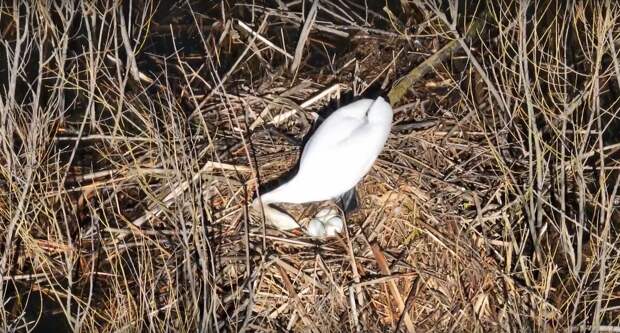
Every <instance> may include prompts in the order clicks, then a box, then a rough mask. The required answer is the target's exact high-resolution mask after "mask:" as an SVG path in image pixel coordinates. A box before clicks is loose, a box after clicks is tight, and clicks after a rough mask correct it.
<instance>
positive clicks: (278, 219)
mask: <svg viewBox="0 0 620 333" xmlns="http://www.w3.org/2000/svg"><path fill="white" fill-rule="evenodd" d="M252 208H254V209H255V210H256V211H259V212H260V211H261V209H262V211H263V212H264V213H265V220H266V221H268V222H269V223H271V224H273V225H274V226H275V227H276V228H278V229H280V230H291V229H297V228H300V226H299V224H298V223H297V221H295V219H294V218H293V217H291V216H290V215H288V214H287V213H285V212H283V211H281V210H279V209H277V208H275V207H271V206H270V205H269V204H268V203H266V202H261V200H259V198H256V199H254V201H253V202H252Z"/></svg>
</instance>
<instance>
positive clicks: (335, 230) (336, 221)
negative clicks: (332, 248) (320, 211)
mask: <svg viewBox="0 0 620 333" xmlns="http://www.w3.org/2000/svg"><path fill="white" fill-rule="evenodd" d="M323 225H324V226H325V234H326V235H327V237H333V236H336V235H337V234H339V233H341V232H342V229H343V227H344V223H343V222H342V219H341V218H340V216H332V217H331V218H330V219H329V220H327V222H325V223H324V224H323Z"/></svg>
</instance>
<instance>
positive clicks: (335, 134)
mask: <svg viewBox="0 0 620 333" xmlns="http://www.w3.org/2000/svg"><path fill="white" fill-rule="evenodd" d="M365 124H366V121H365V120H363V119H357V118H352V117H337V118H332V117H329V118H327V120H325V122H323V123H322V124H321V126H319V128H318V129H317V130H316V132H314V134H313V135H312V137H310V139H309V140H308V142H307V143H306V145H305V147H304V150H303V152H302V155H301V164H302V165H303V164H304V163H305V162H307V160H315V161H323V160H324V157H323V156H331V152H332V151H333V149H334V148H336V147H337V146H338V145H339V144H340V143H341V142H343V141H346V140H348V138H349V137H350V136H351V135H352V134H353V133H355V132H356V131H359V129H360V128H361V127H363V126H364V125H365Z"/></svg>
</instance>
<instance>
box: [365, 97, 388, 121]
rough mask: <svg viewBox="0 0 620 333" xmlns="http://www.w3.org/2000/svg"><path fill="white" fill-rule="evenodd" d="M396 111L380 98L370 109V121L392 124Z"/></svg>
mask: <svg viewBox="0 0 620 333" xmlns="http://www.w3.org/2000/svg"><path fill="white" fill-rule="evenodd" d="M393 115H394V111H393V110H392V106H391V105H390V103H388V102H387V101H386V100H385V99H383V97H381V96H379V97H377V99H376V100H375V101H374V102H373V103H372V105H370V109H368V121H369V122H371V123H373V122H374V123H389V124H391V123H392V117H393Z"/></svg>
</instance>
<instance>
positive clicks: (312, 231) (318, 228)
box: [306, 219, 326, 238]
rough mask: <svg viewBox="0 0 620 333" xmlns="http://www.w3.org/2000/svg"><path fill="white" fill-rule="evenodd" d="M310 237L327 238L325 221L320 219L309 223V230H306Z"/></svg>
mask: <svg viewBox="0 0 620 333" xmlns="http://www.w3.org/2000/svg"><path fill="white" fill-rule="evenodd" d="M306 232H307V233H308V235H309V236H311V237H321V238H323V237H325V235H326V232H325V225H323V221H321V220H319V219H312V220H310V223H308V228H307V230H306Z"/></svg>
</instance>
